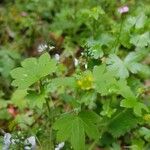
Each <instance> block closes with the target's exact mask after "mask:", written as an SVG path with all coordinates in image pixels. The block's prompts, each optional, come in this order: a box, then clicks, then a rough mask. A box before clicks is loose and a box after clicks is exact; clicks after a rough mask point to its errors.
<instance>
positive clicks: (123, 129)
mask: <svg viewBox="0 0 150 150" xmlns="http://www.w3.org/2000/svg"><path fill="white" fill-rule="evenodd" d="M138 121H139V119H138V118H137V117H135V116H134V115H133V113H132V112H131V110H128V109H127V110H126V109H125V110H124V111H122V112H119V113H118V114H117V115H116V116H114V117H113V118H112V119H111V120H110V121H109V123H108V131H109V132H110V133H111V134H112V135H113V136H115V137H119V136H121V135H124V134H125V133H127V132H129V131H130V130H131V129H132V128H135V127H136V126H137V124H138Z"/></svg>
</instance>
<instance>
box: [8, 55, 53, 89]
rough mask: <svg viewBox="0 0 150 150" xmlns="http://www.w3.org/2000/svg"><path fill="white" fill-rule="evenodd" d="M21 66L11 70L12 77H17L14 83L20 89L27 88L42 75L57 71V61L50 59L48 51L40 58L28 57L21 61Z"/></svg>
mask: <svg viewBox="0 0 150 150" xmlns="http://www.w3.org/2000/svg"><path fill="white" fill-rule="evenodd" d="M21 66H22V67H18V68H16V69H14V70H13V71H12V72H11V75H12V77H13V78H14V79H15V80H14V81H13V82H12V85H14V86H17V87H18V88H19V89H26V88H28V87H29V86H31V85H32V84H33V83H35V82H37V81H39V80H40V79H41V78H42V77H45V76H47V75H48V74H52V73H53V72H55V71H56V62H55V60H53V59H50V57H49V55H48V53H45V54H43V55H41V57H40V58H39V59H38V60H37V59H36V58H28V59H26V60H24V61H23V62H22V63H21Z"/></svg>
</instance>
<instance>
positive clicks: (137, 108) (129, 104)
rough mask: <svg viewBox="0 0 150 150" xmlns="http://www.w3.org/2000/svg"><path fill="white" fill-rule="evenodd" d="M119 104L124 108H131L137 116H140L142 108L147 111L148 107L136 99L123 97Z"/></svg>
mask: <svg viewBox="0 0 150 150" xmlns="http://www.w3.org/2000/svg"><path fill="white" fill-rule="evenodd" d="M120 106H122V107H125V108H133V111H134V113H135V114H136V115H137V116H142V110H145V111H147V112H148V108H147V107H146V105H144V104H143V103H140V102H138V101H137V100H132V99H124V100H122V101H121V104H120Z"/></svg>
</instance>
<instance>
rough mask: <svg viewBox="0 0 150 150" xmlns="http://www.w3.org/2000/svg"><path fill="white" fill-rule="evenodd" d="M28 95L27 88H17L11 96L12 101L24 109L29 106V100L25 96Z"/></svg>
mask: <svg viewBox="0 0 150 150" xmlns="http://www.w3.org/2000/svg"><path fill="white" fill-rule="evenodd" d="M26 95H27V90H19V89H18V90H16V91H15V92H14V93H13V95H12V98H11V101H12V103H13V104H14V105H15V106H17V107H19V108H20V109H23V108H25V107H26V106H27V101H26V98H25V96H26Z"/></svg>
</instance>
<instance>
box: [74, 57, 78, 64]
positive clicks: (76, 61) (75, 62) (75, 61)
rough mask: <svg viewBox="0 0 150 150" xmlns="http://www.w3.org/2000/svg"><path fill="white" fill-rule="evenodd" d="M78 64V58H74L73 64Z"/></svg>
mask: <svg viewBox="0 0 150 150" xmlns="http://www.w3.org/2000/svg"><path fill="white" fill-rule="evenodd" d="M78 64H79V60H78V59H77V58H74V65H75V66H78Z"/></svg>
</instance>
